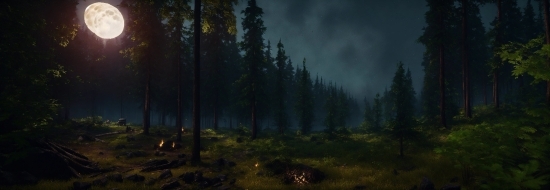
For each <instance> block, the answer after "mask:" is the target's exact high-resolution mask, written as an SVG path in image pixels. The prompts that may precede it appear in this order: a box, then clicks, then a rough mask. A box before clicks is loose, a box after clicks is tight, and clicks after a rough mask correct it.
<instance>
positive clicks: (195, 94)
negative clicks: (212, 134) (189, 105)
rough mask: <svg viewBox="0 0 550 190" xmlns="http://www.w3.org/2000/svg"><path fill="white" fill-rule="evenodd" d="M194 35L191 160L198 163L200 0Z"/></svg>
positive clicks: (199, 128) (196, 6)
mask: <svg viewBox="0 0 550 190" xmlns="http://www.w3.org/2000/svg"><path fill="white" fill-rule="evenodd" d="M194 18H195V19H194V23H193V24H194V32H193V33H194V37H195V41H194V44H195V48H194V49H193V55H194V57H195V62H194V64H193V76H194V77H193V79H194V80H193V151H192V154H191V162H193V163H196V164H197V163H199V162H200V161H201V157H200V148H201V145H200V143H201V140H200V130H201V127H200V86H199V85H200V35H201V31H200V30H201V0H195V12H194Z"/></svg>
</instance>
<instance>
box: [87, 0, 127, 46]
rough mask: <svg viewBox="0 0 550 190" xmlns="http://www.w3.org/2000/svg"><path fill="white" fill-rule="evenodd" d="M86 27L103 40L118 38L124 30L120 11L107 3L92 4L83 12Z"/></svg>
mask: <svg viewBox="0 0 550 190" xmlns="http://www.w3.org/2000/svg"><path fill="white" fill-rule="evenodd" d="M84 22H85V23H86V26H88V28H89V29H90V30H91V31H92V32H93V33H94V34H96V35H97V36H99V37H100V38H103V39H112V38H115V37H117V36H119V35H120V34H121V33H122V29H124V18H123V17H122V14H121V13H120V11H119V10H118V9H117V8H116V7H114V6H112V5H110V4H107V3H101V2H98V3H93V4H91V5H90V6H88V7H86V10H85V11H84Z"/></svg>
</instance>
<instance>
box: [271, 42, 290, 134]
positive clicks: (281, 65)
mask: <svg viewBox="0 0 550 190" xmlns="http://www.w3.org/2000/svg"><path fill="white" fill-rule="evenodd" d="M286 59H287V57H286V55H285V49H284V46H283V43H281V40H279V43H278V44H277V57H276V58H275V61H276V65H277V71H276V77H277V78H276V84H275V89H276V90H275V99H274V100H275V105H276V106H277V107H276V110H275V125H276V126H277V129H278V131H279V133H280V134H283V133H284V131H285V130H286V129H287V128H288V126H287V124H288V121H287V114H286V106H285V103H286V101H285V100H286V98H287V96H286V94H287V86H286V85H285V82H287V76H286V74H285V67H286Z"/></svg>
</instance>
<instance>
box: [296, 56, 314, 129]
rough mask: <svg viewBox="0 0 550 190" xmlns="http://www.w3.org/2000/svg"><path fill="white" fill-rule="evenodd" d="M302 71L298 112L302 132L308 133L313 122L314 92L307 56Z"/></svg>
mask: <svg viewBox="0 0 550 190" xmlns="http://www.w3.org/2000/svg"><path fill="white" fill-rule="evenodd" d="M301 72H302V74H301V75H300V80H299V81H298V94H297V95H296V97H297V99H296V114H297V115H298V121H299V125H300V129H301V131H302V134H307V133H309V132H310V131H311V128H312V124H313V92H312V84H311V78H310V74H309V71H308V70H307V69H306V58H304V61H303V62H302V69H301Z"/></svg>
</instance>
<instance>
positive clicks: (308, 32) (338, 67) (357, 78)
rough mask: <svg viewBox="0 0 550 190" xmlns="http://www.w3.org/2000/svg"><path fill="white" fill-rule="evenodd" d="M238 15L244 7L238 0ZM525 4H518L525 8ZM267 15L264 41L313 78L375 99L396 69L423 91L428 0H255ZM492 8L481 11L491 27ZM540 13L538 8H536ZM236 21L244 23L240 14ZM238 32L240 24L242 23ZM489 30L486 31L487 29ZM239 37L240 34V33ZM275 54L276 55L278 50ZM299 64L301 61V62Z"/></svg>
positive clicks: (493, 10) (387, 85) (491, 5)
mask: <svg viewBox="0 0 550 190" xmlns="http://www.w3.org/2000/svg"><path fill="white" fill-rule="evenodd" d="M239 2H240V4H239V5H238V7H237V8H236V12H237V13H240V12H241V10H243V9H244V8H245V7H246V4H247V1H246V0H243V1H239ZM525 2H526V0H520V2H518V5H519V6H520V7H524V6H525V4H526V3H525ZM257 3H258V5H259V6H260V7H261V8H262V9H263V10H264V16H263V20H264V25H265V26H266V27H267V31H266V33H265V35H264V38H265V39H266V41H267V40H271V41H272V43H273V42H274V41H278V40H279V39H281V40H282V42H283V44H284V45H285V48H286V52H287V54H288V55H289V56H290V57H291V58H292V59H293V60H294V63H301V61H302V59H303V58H304V57H305V58H307V66H308V68H309V70H310V71H311V73H312V74H313V75H316V74H317V73H318V74H319V76H320V77H323V79H324V80H325V81H333V82H336V83H337V84H342V85H343V86H344V88H346V89H348V90H349V92H350V93H352V95H354V96H355V97H360V98H361V97H363V96H367V97H368V98H372V97H374V95H375V94H376V93H377V92H383V91H384V88H386V87H389V86H390V85H391V79H392V77H393V74H394V72H395V68H396V64H397V63H398V62H399V61H401V62H403V63H404V64H405V66H406V67H409V68H410V70H411V72H412V76H413V83H414V87H415V90H416V91H417V94H420V93H419V92H420V88H421V87H422V82H423V81H422V78H423V75H424V73H423V69H422V66H421V62H422V55H423V53H424V51H425V48H424V46H423V45H422V44H420V43H418V42H417V39H418V37H419V36H420V35H422V32H423V31H422V28H423V27H424V26H425V25H426V23H425V20H424V14H425V13H426V11H427V10H428V7H427V6H426V1H424V0H339V1H336V0H276V1H273V0H257ZM494 7H495V6H494V5H493V4H488V5H485V6H483V7H481V14H482V19H483V21H484V22H486V23H487V24H488V22H490V21H491V20H492V19H493V18H494V15H495V14H496V9H495V8H494ZM535 9H536V7H535ZM237 18H242V14H238V15H237ZM238 24H239V27H240V19H239V21H238ZM487 24H486V26H487V27H488V25H487ZM239 32H240V33H239V34H238V35H239V38H240V37H241V36H242V30H241V31H239ZM274 53H275V51H274ZM298 60H299V61H298Z"/></svg>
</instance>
